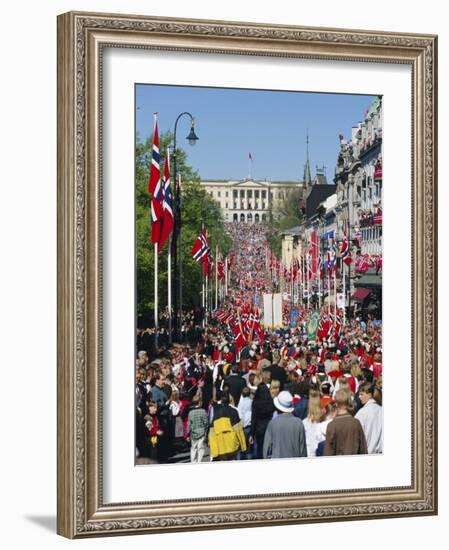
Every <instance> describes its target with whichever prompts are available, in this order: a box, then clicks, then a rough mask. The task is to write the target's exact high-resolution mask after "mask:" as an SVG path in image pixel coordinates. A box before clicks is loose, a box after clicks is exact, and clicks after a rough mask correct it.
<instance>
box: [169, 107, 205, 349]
mask: <svg viewBox="0 0 449 550" xmlns="http://www.w3.org/2000/svg"><path fill="white" fill-rule="evenodd" d="M184 115H186V116H188V117H189V118H190V133H189V135H188V136H187V137H186V139H187V141H188V142H189V145H192V146H193V145H195V144H196V142H197V141H198V137H197V135H196V134H195V119H194V118H193V116H192V115H191V114H190V113H189V112H187V111H184V112H183V113H181V114H179V115H178V117H177V119H176V122H175V130H174V133H173V180H174V212H173V217H174V228H173V237H172V256H173V279H172V296H173V323H174V325H173V332H174V334H175V339H178V340H180V338H181V322H180V321H181V318H182V243H181V238H180V236H181V189H180V186H179V182H178V174H177V150H176V131H177V129H178V122H179V119H180V118H181V117H182V116H184ZM171 319H172V317H171V312H169V321H170V326H169V334H170V342H172V326H171Z"/></svg>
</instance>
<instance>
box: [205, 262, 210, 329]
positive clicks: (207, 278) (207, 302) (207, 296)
mask: <svg viewBox="0 0 449 550" xmlns="http://www.w3.org/2000/svg"><path fill="white" fill-rule="evenodd" d="M206 261H207V260H206ZM205 279H206V323H207V321H208V318H209V314H208V313H209V311H208V308H209V294H208V292H209V289H208V286H209V285H208V284H207V283H208V280H209V277H208V276H207V274H206V277H205Z"/></svg>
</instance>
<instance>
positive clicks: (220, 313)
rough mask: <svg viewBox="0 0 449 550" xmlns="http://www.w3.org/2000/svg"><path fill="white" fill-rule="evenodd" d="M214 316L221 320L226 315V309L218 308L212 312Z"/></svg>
mask: <svg viewBox="0 0 449 550" xmlns="http://www.w3.org/2000/svg"><path fill="white" fill-rule="evenodd" d="M214 317H215V318H216V319H218V320H219V321H223V319H224V318H225V317H226V311H225V310H224V309H219V310H217V311H215V312H214Z"/></svg>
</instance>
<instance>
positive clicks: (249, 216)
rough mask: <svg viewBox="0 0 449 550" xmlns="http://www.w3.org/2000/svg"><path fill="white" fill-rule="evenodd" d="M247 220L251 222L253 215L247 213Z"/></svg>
mask: <svg viewBox="0 0 449 550" xmlns="http://www.w3.org/2000/svg"><path fill="white" fill-rule="evenodd" d="M248 221H249V222H252V221H253V215H252V214H248Z"/></svg>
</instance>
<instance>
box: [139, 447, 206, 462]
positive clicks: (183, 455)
mask: <svg viewBox="0 0 449 550" xmlns="http://www.w3.org/2000/svg"><path fill="white" fill-rule="evenodd" d="M209 461H210V457H209V447H206V452H205V454H204V458H203V462H209ZM189 462H190V448H187V449H185V450H184V449H183V450H180V451H178V452H177V453H176V454H175V455H174V456H172V457H170V458H169V459H168V464H187V463H189ZM157 463H158V462H157V460H153V459H151V458H136V465H138V466H140V465H143V464H157Z"/></svg>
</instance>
